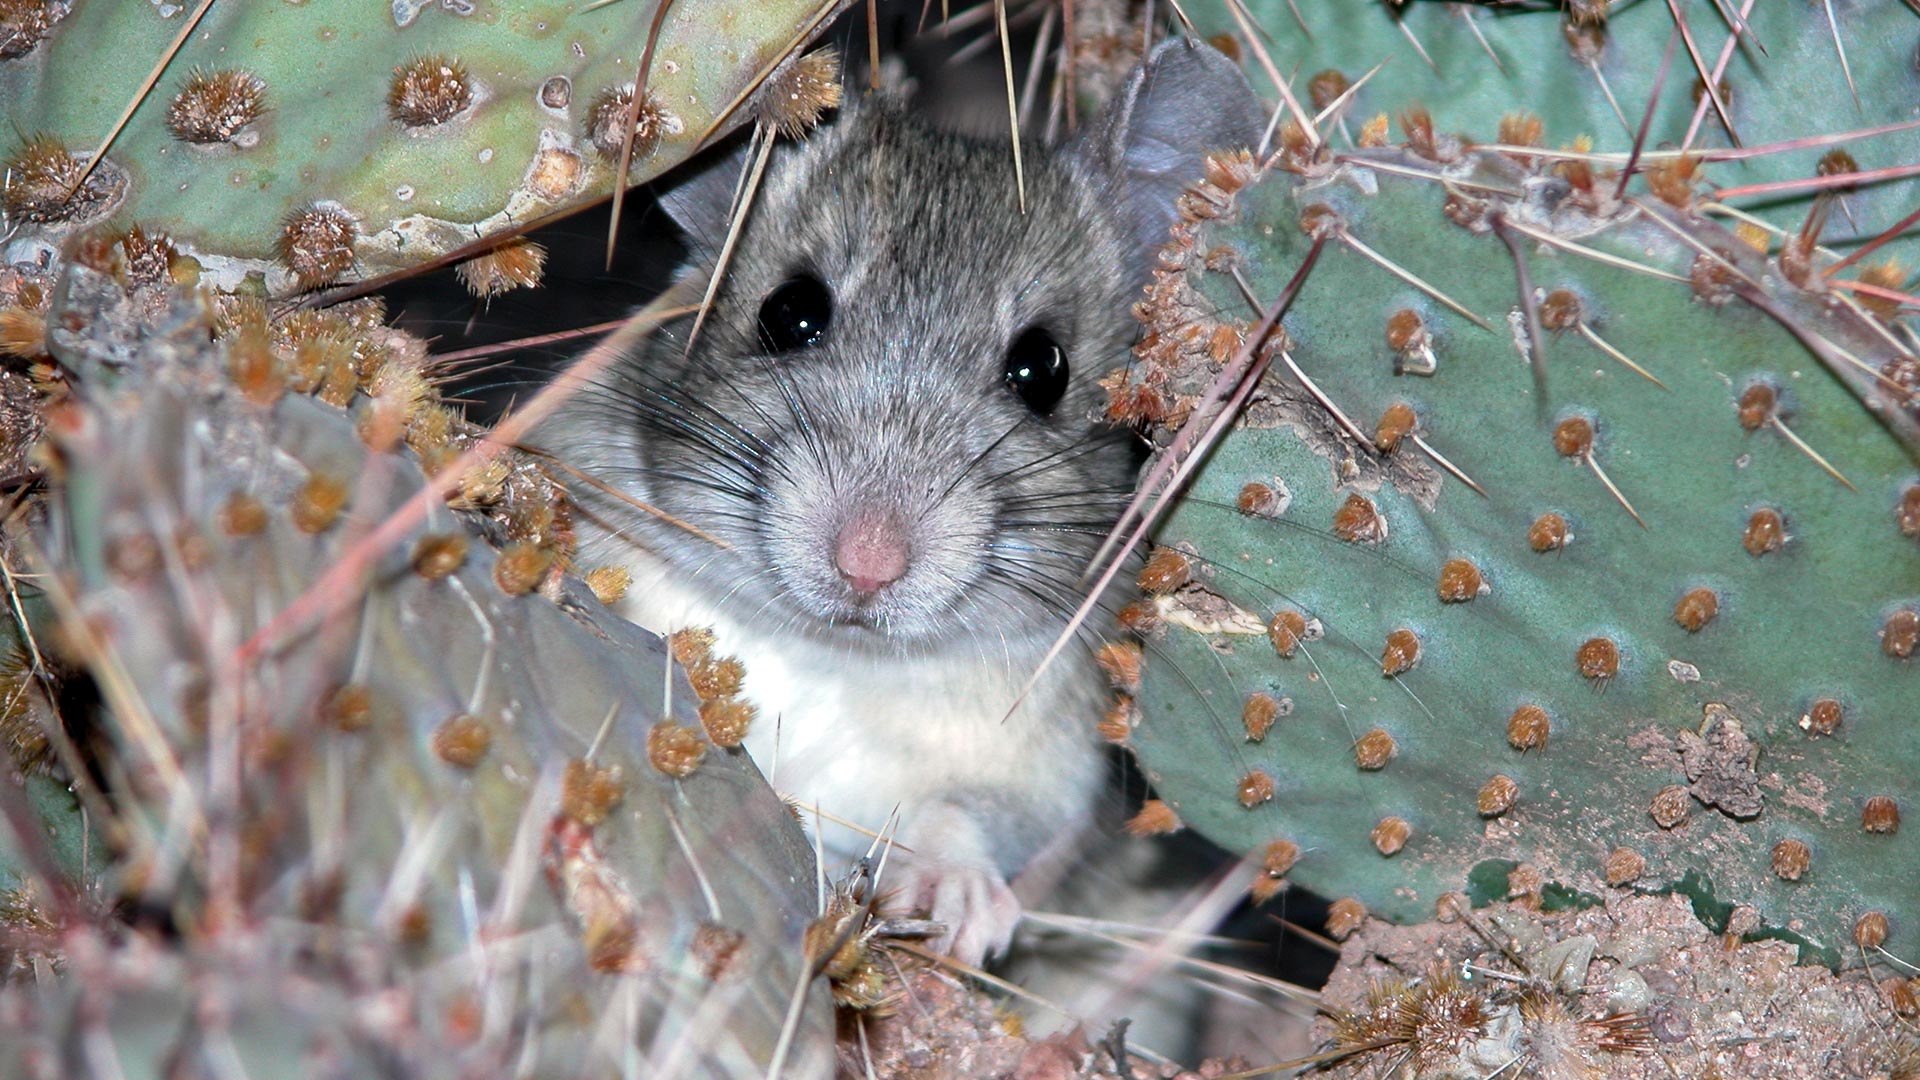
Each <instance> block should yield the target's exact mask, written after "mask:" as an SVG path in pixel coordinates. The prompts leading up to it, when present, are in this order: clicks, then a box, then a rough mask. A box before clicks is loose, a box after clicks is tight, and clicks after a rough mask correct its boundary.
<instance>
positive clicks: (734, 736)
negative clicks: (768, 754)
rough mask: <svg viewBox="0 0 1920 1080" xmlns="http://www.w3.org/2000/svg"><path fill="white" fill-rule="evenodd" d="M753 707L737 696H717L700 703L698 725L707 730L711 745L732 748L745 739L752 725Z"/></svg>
mask: <svg viewBox="0 0 1920 1080" xmlns="http://www.w3.org/2000/svg"><path fill="white" fill-rule="evenodd" d="M754 712H755V709H754V707H753V704H752V703H751V702H746V701H741V700H740V699H739V698H717V699H715V700H713V701H703V702H701V703H700V726H701V727H703V728H705V729H706V731H707V738H709V739H712V740H713V745H715V746H719V747H724V748H726V749H729V750H731V749H733V748H735V747H737V746H739V745H740V744H741V743H743V742H746V741H747V730H748V729H749V728H751V727H752V726H753V716H754Z"/></svg>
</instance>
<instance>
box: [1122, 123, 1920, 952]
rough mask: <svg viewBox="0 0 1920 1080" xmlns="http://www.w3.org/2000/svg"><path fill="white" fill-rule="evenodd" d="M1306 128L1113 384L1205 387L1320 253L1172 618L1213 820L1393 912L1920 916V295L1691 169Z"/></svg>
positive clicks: (1230, 176) (1191, 530) (1166, 689)
mask: <svg viewBox="0 0 1920 1080" xmlns="http://www.w3.org/2000/svg"><path fill="white" fill-rule="evenodd" d="M1296 134H1297V133H1296ZM1288 145H1289V146H1290V149H1288V150H1287V151H1285V152H1284V153H1283V154H1282V156H1281V157H1280V158H1279V159H1278V160H1277V161H1276V163H1275V167H1274V168H1272V169H1271V170H1269V171H1268V172H1267V173H1266V174H1265V175H1264V177H1263V178H1258V177H1256V172H1257V170H1256V169H1255V168H1254V167H1253V166H1252V164H1251V163H1250V162H1249V161H1248V160H1247V159H1245V158H1244V157H1241V158H1237V159H1221V160H1219V161H1217V162H1216V167H1215V168H1214V169H1213V171H1212V173H1211V174H1210V182H1208V183H1206V184H1203V185H1202V186H1201V187H1200V188H1199V189H1197V190H1196V192H1195V193H1194V194H1193V195H1191V196H1190V197H1189V199H1188V202H1187V210H1188V214H1189V220H1188V221H1186V222H1185V223H1184V224H1182V225H1180V226H1178V227H1177V228H1176V230H1175V233H1174V239H1173V242H1172V243H1171V244H1170V245H1169V247H1168V248H1167V249H1166V251H1165V254H1164V255H1163V260H1162V262H1163V267H1162V270H1161V271H1160V272H1159V273H1158V275H1157V279H1156V282H1155V284H1154V286H1153V287H1152V289H1151V290H1150V292H1149V295H1148V299H1147V301H1146V302H1145V303H1144V304H1143V305H1142V307H1141V309H1140V311H1141V314H1142V317H1143V319H1144V320H1145V321H1146V323H1147V328H1148V336H1147V338H1146V339H1145V340H1144V342H1143V343H1142V345H1141V346H1140V347H1139V349H1138V350H1137V351H1136V355H1137V357H1138V358H1139V362H1138V364H1137V365H1136V367H1135V368H1134V369H1132V370H1131V372H1130V373H1128V374H1127V375H1126V376H1124V377H1121V378H1119V379H1117V380H1116V382H1115V384H1114V385H1115V391H1116V393H1115V403H1116V408H1117V409H1119V410H1120V411H1121V412H1123V413H1126V414H1128V415H1135V416H1140V415H1146V416H1149V417H1151V416H1162V417H1170V418H1171V420H1169V421H1168V424H1167V425H1166V426H1168V427H1170V426H1172V425H1174V424H1177V423H1179V422H1181V421H1182V420H1185V419H1186V413H1188V412H1189V411H1190V410H1191V409H1192V407H1193V403H1194V402H1195V401H1196V399H1197V398H1198V395H1199V393H1200V391H1201V389H1202V388H1204V386H1205V385H1206V384H1207V382H1209V381H1210V380H1212V379H1213V377H1214V376H1215V374H1216V372H1218V370H1219V369H1220V365H1221V363H1222V362H1223V361H1225V360H1228V359H1230V358H1231V357H1232V356H1233V355H1234V353H1235V351H1236V350H1237V349H1239V347H1240V346H1241V345H1242V343H1243V341H1244V339H1245V337H1246V335H1247V333H1248V331H1249V329H1250V327H1251V326H1252V324H1253V322H1255V321H1256V320H1257V318H1258V315H1257V314H1256V308H1255V305H1258V306H1259V307H1265V306H1266V305H1268V304H1270V303H1272V302H1273V301H1274V299H1275V298H1276V297H1278V296H1279V295H1280V293H1281V290H1282V288H1283V286H1284V285H1285V284H1286V282H1287V281H1288V280H1289V279H1290V278H1291V277H1293V276H1294V275H1295V273H1296V272H1297V271H1299V270H1300V269H1301V267H1302V265H1303V263H1304V262H1306V261H1307V260H1308V259H1309V257H1310V252H1312V251H1313V249H1315V247H1316V246H1318V248H1319V256H1318V260H1317V262H1315V263H1314V265H1313V266H1312V267H1311V269H1310V270H1309V271H1308V272H1307V274H1306V278H1305V284H1304V285H1303V286H1302V287H1301V290H1300V292H1299V294H1298V297H1297V299H1296V300H1295V301H1294V303H1293V305H1292V307H1291V309H1290V311H1289V312H1288V313H1287V315H1286V317H1285V319H1284V323H1283V326H1284V330H1285V333H1284V335H1283V336H1282V337H1280V338H1275V339H1271V340H1270V341H1269V343H1268V344H1266V345H1263V346H1261V348H1262V350H1264V352H1265V354H1266V355H1268V356H1269V357H1270V358H1271V360H1272V367H1271V369H1270V370H1269V371H1268V373H1267V374H1266V376H1265V378H1264V381H1263V382H1262V384H1261V386H1260V388H1259V389H1258V391H1257V392H1256V393H1255V394H1254V396H1253V398H1252V400H1251V402H1250V403H1249V405H1248V407H1247V409H1246V411H1245V412H1244V414H1243V417H1242V419H1241V421H1240V423H1239V424H1238V425H1237V426H1236V427H1235V428H1234V429H1233V430H1232V431H1231V432H1229V433H1227V434H1226V435H1225V437H1224V438H1223V440H1222V441H1221V443H1220V444H1219V446H1218V448H1217V450H1215V452H1214V453H1213V454H1212V456H1211V458H1210V460H1209V461H1208V462H1207V463H1206V465H1205V468H1204V470H1203V471H1202V472H1201V474H1200V475H1199V477H1198V479H1197V480H1196V481H1195V483H1194V484H1193V486H1192V488H1191V490H1190V491H1189V493H1188V494H1187V495H1186V497H1185V498H1184V500H1183V502H1182V503H1181V504H1180V505H1179V507H1178V509H1177V511H1176V512H1175V513H1174V514H1173V515H1172V516H1171V517H1170V519H1169V520H1168V521H1167V522H1166V523H1165V525H1164V527H1163V529H1162V530H1161V531H1160V534H1159V536H1158V542H1159V544H1160V545H1161V548H1160V551H1159V553H1158V554H1157V555H1156V556H1155V558H1154V559H1153V560H1151V561H1150V562H1149V563H1148V564H1147V570H1146V571H1145V572H1143V575H1142V584H1143V585H1144V586H1146V587H1147V588H1148V590H1149V592H1151V593H1154V594H1156V595H1153V596H1151V597H1150V598H1149V600H1148V601H1147V603H1146V605H1145V606H1142V607H1136V608H1134V609H1132V611H1131V613H1130V614H1131V621H1132V622H1133V624H1134V625H1135V626H1136V627H1141V628H1145V629H1149V630H1151V634H1150V635H1149V638H1148V642H1147V644H1148V648H1149V653H1148V659H1147V678H1146V685H1145V688H1144V690H1143V699H1142V705H1143V709H1142V715H1143V719H1142V720H1141V721H1140V723H1139V725H1138V727H1137V729H1135V730H1133V731H1132V732H1131V735H1130V739H1131V743H1132V745H1133V746H1134V748H1135V749H1136V751H1137V752H1138V755H1139V758H1140V760H1141V762H1142V763H1143V765H1144V767H1145V769H1146V771H1147V773H1148V774H1149V776H1150V777H1151V778H1152V779H1153V780H1154V782H1155V783H1156V785H1157V786H1158V789H1159V792H1160V793H1161V795H1162V796H1163V797H1164V798H1165V799H1166V801H1167V803H1168V804H1170V807H1171V809H1172V810H1173V811H1174V812H1175V813H1176V814H1177V816H1178V818H1179V819H1180V820H1182V821H1184V822H1186V823H1187V824H1189V825H1192V826H1193V827H1195V828H1197V829H1199V830H1200V831H1201V832H1203V833H1205V834H1206V835H1208V836H1209V837H1211V838H1213V839H1215V840H1217V841H1220V842H1222V843H1225V844H1227V845H1229V846H1230V847H1232V848H1235V849H1237V850H1241V851H1245V852H1249V853H1252V854H1253V855H1254V856H1255V857H1256V858H1258V859H1263V860H1264V861H1265V865H1266V870H1265V872H1264V873H1263V874H1262V876H1261V878H1260V879H1259V881H1257V882H1256V886H1257V888H1256V892H1257V893H1260V894H1270V893H1271V892H1273V891H1276V890H1277V889H1278V888H1279V887H1281V886H1282V885H1283V884H1284V882H1285V881H1287V880H1291V881H1297V882H1299V883H1301V884H1302V885H1305V886H1307V887H1310V888H1313V889H1315V890H1316V891H1319V892H1322V893H1325V894H1327V895H1330V896H1336V897H1348V898H1351V899H1352V900H1357V902H1358V903H1359V904H1361V905H1364V908H1365V909H1367V910H1370V911H1372V912H1374V913H1376V914H1383V915H1385V916H1387V917H1389V918H1394V919H1414V918H1420V917H1426V916H1429V915H1430V914H1431V913H1432V912H1433V911H1434V910H1435V905H1436V902H1438V901H1440V900H1441V899H1442V897H1443V896H1445V895H1446V894H1448V893H1450V892H1454V891H1456V890H1461V891H1465V892H1467V893H1468V894H1469V895H1471V896H1472V897H1474V898H1475V899H1476V900H1479V901H1482V902H1484V901H1485V900H1486V899H1488V898H1490V897H1501V896H1507V895H1515V896H1520V897H1524V898H1529V899H1531V900H1533V901H1535V902H1540V903H1548V904H1568V903H1571V904H1581V903H1588V902H1590V901H1591V899H1592V898H1593V897H1595V896H1598V895H1600V894H1602V893H1604V891H1605V890H1607V889H1609V888H1633V889H1649V890H1661V889H1668V888H1678V889H1682V890H1684V891H1686V892H1688V893H1690V894H1691V895H1693V896H1695V897H1696V898H1697V899H1698V903H1699V907H1700V909H1701V911H1702V912H1703V914H1705V915H1707V916H1708V917H1709V919H1710V921H1723V920H1724V918H1725V913H1726V910H1727V908H1728V907H1729V906H1732V905H1745V906H1749V907H1751V908H1752V909H1753V910H1754V911H1756V912H1757V913H1758V918H1759V920H1760V923H1761V929H1759V930H1757V931H1756V932H1757V933H1761V934H1771V935H1777V936H1782V937H1786V938H1789V939H1791V940H1793V941H1796V942H1800V943H1803V944H1804V945H1806V946H1808V947H1810V948H1811V949H1813V950H1815V952H1816V954H1817V955H1818V956H1820V957H1821V958H1823V959H1827V960H1836V959H1841V958H1854V957H1858V956H1859V955H1860V953H1859V952H1858V951H1857V950H1856V949H1855V947H1854V939H1855V935H1856V927H1865V928H1866V929H1864V930H1862V931H1860V932H1861V933H1862V934H1863V935H1864V936H1863V937H1862V938H1861V940H1863V941H1864V942H1865V943H1866V944H1868V945H1871V946H1879V945H1882V944H1884V945H1885V947H1886V948H1888V949H1890V950H1892V951H1893V952H1895V953H1896V954H1899V953H1905V954H1912V953H1914V952H1916V951H1920V872H1917V871H1916V870H1915V867H1917V866H1920V830H1916V829H1915V828H1913V827H1912V825H1911V824H1908V825H1907V826H1906V827H1905V828H1902V827H1901V820H1900V819H1901V817H1902V815H1903V814H1908V815H1910V814H1912V813H1913V812H1914V805H1915V804H1914V799H1915V795H1914V792H1915V790H1916V789H1915V785H1914V777H1915V776H1916V775H1920V738H1916V737H1915V733H1914V726H1913V725H1914V720H1915V711H1914V709H1915V706H1914V702H1915V701H1916V700H1920V657H1917V656H1915V655H1914V654H1915V652H1916V649H1917V648H1920V469H1917V468H1916V458H1915V450H1914V447H1915V445H1916V443H1915V442H1914V441H1913V440H1912V438H1911V436H1912V433H1913V431H1914V423H1915V420H1916V418H1920V396H1916V392H1915V388H1916V385H1920V361H1916V359H1915V357H1914V353H1913V338H1912V336H1911V327H1910V326H1909V325H1908V324H1907V323H1906V322H1905V321H1904V320H1895V319H1890V316H1891V315H1893V314H1894V313H1895V312H1894V310H1893V309H1892V308H1891V307H1886V308H1876V309H1869V308H1867V307H1863V306H1861V305H1860V304H1859V303H1857V302H1854V301H1852V300H1851V299H1849V298H1848V297H1847V296H1846V295H1844V294H1843V293H1842V292H1841V291H1840V290H1838V289H1833V288H1830V287H1829V286H1828V284H1827V280H1826V278H1825V277H1824V276H1823V275H1822V273H1821V269H1822V268H1823V267H1824V266H1826V265H1829V264H1830V263H1831V261H1832V257H1831V256H1829V255H1826V254H1824V253H1821V252H1819V251H1817V250H1813V249H1811V248H1808V247H1802V246H1799V245H1798V241H1797V239H1789V241H1788V243H1787V245H1786V246H1785V247H1784V248H1782V247H1781V246H1780V245H1778V244H1776V243H1773V242H1772V241H1771V238H1770V237H1769V235H1768V234H1766V233H1765V232H1762V231H1752V230H1750V231H1749V232H1748V233H1746V234H1745V235H1744V236H1736V235H1734V234H1731V233H1729V232H1727V231H1725V230H1724V229H1722V228H1720V227H1719V226H1718V225H1716V224H1713V223H1712V222H1711V221H1708V220H1706V219H1704V218H1703V217H1701V216H1700V214H1699V213H1698V212H1697V211H1698V206H1697V203H1696V202H1695V201H1694V200H1693V198H1692V196H1691V195H1690V193H1689V190H1688V185H1687V177H1688V176H1689V175H1690V173H1689V172H1687V171H1684V170H1683V167H1682V166H1680V165H1675V164H1671V163H1668V164H1664V165H1658V166H1656V167H1655V168H1654V169H1653V170H1652V172H1651V173H1650V174H1649V175H1647V176H1645V177H1635V178H1634V179H1633V180H1632V182H1631V184H1630V185H1629V188H1628V191H1629V194H1628V197H1627V198H1626V199H1625V200H1624V201H1622V200H1617V199H1615V197H1614V192H1615V185H1616V182H1617V180H1616V178H1615V177H1613V176H1610V175H1606V174H1603V173H1599V172H1598V171H1595V170H1589V169H1587V168H1585V167H1580V168H1571V169H1570V168H1566V167H1564V166H1559V167H1557V166H1555V165H1554V164H1553V163H1552V162H1549V161H1547V160H1544V159H1541V158H1538V157H1526V156H1524V155H1520V156H1513V155H1508V154H1503V153H1498V152H1493V151H1475V150H1471V149H1467V148H1465V147H1463V146H1462V145H1461V144H1460V143H1459V142H1457V141H1454V140H1450V139H1447V138H1445V137H1442V136H1435V135H1433V134H1432V133H1431V131H1430V130H1428V129H1426V128H1424V126H1423V125H1421V124H1420V123H1419V122H1418V121H1417V119H1416V120H1415V122H1414V124H1413V136H1412V138H1411V140H1410V144H1409V145H1408V146H1407V147H1405V148H1399V147H1388V146H1380V145H1375V146H1372V147H1370V148H1361V149H1357V150H1353V151H1346V152H1341V153H1338V154H1335V153H1333V152H1331V151H1328V152H1324V153H1314V152H1311V151H1309V150H1306V149H1304V148H1303V147H1302V146H1301V145H1300V144H1299V143H1298V140H1297V139H1292V137H1291V136H1289V141H1288ZM1414 278H1417V279H1419V281H1420V282H1421V283H1422V284H1420V285H1415V284H1414V283H1413V281H1412V279H1414ZM1522 281H1524V282H1526V288H1525V290H1524V292H1523V290H1522V288H1521V286H1520V285H1519V282H1522ZM1283 345H1284V347H1283ZM1536 365H1537V366H1536ZM1295 366H1297V370H1298V372H1299V374H1297V375H1296V374H1295V373H1294V368H1295ZM1306 380H1310V381H1311V383H1312V388H1311V389H1309V388H1308V387H1307V386H1306V385H1305V381H1306ZM1335 410H1337V412H1336V411H1335ZM1163 436H1164V432H1163ZM1469 480H1470V481H1471V483H1472V484H1473V485H1477V487H1478V489H1479V490H1476V489H1475V488H1474V487H1471V486H1469ZM1871 913H1880V914H1883V915H1884V917H1885V921H1884V923H1878V922H1875V921H1874V920H1872V919H1870V918H1868V917H1869V916H1870V914H1871ZM1863 920H1865V921H1864V922H1863ZM1876 927H1878V929H1875V928H1876Z"/></svg>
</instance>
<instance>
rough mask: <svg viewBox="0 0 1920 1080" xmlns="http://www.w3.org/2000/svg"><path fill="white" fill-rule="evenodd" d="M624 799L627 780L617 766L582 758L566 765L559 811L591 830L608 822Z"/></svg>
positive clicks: (561, 782) (561, 786) (562, 778)
mask: <svg viewBox="0 0 1920 1080" xmlns="http://www.w3.org/2000/svg"><path fill="white" fill-rule="evenodd" d="M625 797H626V779H625V777H624V775H623V773H622V770H621V768H620V766H618V765H595V764H594V763H593V762H591V761H587V760H585V759H584V758H582V759H576V760H573V761H569V762H567V769H566V772H565V773H563V774H562V775H561V780H560V812H561V813H563V814H565V815H566V816H567V817H569V818H572V819H573V820H574V821H577V822H579V823H580V824H582V825H585V826H586V827H587V828H589V829H591V828H593V827H594V826H596V825H598V824H600V823H601V822H603V821H605V820H606V819H607V815H608V814H610V813H612V812H613V808H614V807H616V806H618V805H620V800H621V799H623V798H625Z"/></svg>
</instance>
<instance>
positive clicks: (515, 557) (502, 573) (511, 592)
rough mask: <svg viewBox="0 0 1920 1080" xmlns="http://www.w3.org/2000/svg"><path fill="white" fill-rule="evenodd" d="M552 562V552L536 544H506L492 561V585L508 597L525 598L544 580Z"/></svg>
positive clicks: (523, 542) (551, 566) (524, 542)
mask: <svg viewBox="0 0 1920 1080" xmlns="http://www.w3.org/2000/svg"><path fill="white" fill-rule="evenodd" d="M553 562H554V556H553V552H551V551H548V550H547V549H545V548H543V547H540V546H539V545H537V544H531V543H527V542H526V541H524V540H523V541H521V542H519V543H517V544H508V545H507V547H506V550H504V551H502V552H501V553H500V556H499V558H497V559H495V560H494V561H493V583H494V584H495V585H498V586H499V587H500V591H501V592H503V593H506V594H507V595H508V596H525V595H526V594H528V593H530V592H532V591H533V590H535V589H537V588H539V587H540V583H541V582H542V581H544V580H546V576H547V572H548V571H549V570H551V569H553Z"/></svg>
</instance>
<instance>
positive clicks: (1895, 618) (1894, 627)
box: [1880, 608, 1920, 660]
mask: <svg viewBox="0 0 1920 1080" xmlns="http://www.w3.org/2000/svg"><path fill="white" fill-rule="evenodd" d="M1916 646H1920V611H1915V610H1913V609H1912V608H1901V609H1900V610H1898V611H1896V612H1894V613H1893V614H1891V615H1889V616H1887V621H1886V622H1885V623H1884V624H1883V625H1882V626H1881V627H1880V651H1881V652H1883V653H1886V654H1887V655H1888V656H1891V657H1893V658H1894V659H1896V660H1905V659H1907V658H1908V657H1910V656H1912V655H1913V652H1914V648H1915V647H1916Z"/></svg>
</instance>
